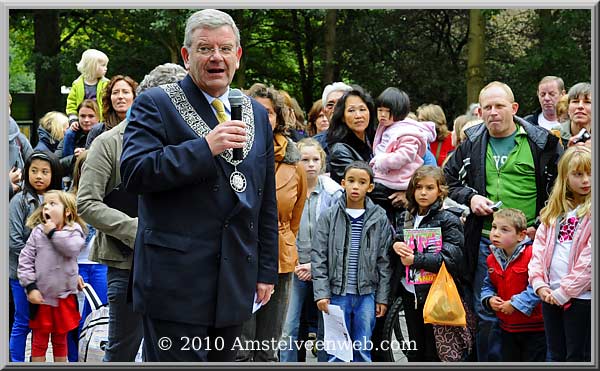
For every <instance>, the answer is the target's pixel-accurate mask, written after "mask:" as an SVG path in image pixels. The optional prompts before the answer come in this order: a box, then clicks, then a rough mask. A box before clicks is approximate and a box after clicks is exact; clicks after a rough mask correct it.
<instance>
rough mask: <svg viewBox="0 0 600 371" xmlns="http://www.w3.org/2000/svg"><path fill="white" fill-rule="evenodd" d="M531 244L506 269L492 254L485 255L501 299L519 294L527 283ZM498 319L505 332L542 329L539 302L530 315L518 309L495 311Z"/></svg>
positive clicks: (489, 271) (491, 278)
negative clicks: (506, 311) (511, 311)
mask: <svg viewBox="0 0 600 371" xmlns="http://www.w3.org/2000/svg"><path fill="white" fill-rule="evenodd" d="M531 251H532V246H531V245H527V246H525V248H524V249H523V251H522V252H521V253H520V254H519V256H518V257H517V258H516V259H515V260H513V261H511V262H510V263H508V266H507V267H506V270H502V266H501V265H500V263H499V262H498V260H497V258H496V256H495V255H494V254H490V255H488V257H487V265H488V274H489V277H490V281H491V282H492V284H493V285H494V287H495V288H496V293H497V295H498V296H499V297H500V298H502V300H510V299H511V298H512V296H513V295H517V294H520V293H521V292H523V291H525V290H526V289H527V286H528V285H529V274H528V271H527V265H528V264H529V260H530V259H531ZM496 315H497V316H498V319H499V320H500V328H502V329H503V330H504V331H507V332H529V331H544V319H543V317H542V304H541V302H540V303H538V305H536V307H535V309H534V310H533V312H531V316H526V315H525V314H523V313H521V312H520V311H518V310H515V311H514V312H513V313H512V314H504V313H502V312H496Z"/></svg>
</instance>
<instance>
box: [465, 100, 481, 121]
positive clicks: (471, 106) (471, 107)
mask: <svg viewBox="0 0 600 371" xmlns="http://www.w3.org/2000/svg"><path fill="white" fill-rule="evenodd" d="M479 107H480V105H479V103H471V104H469V107H468V108H467V112H465V115H466V116H468V118H469V120H470V119H473V118H477V114H475V113H473V112H474V110H475V109H476V108H479Z"/></svg>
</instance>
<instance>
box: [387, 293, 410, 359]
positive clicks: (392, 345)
mask: <svg viewBox="0 0 600 371" xmlns="http://www.w3.org/2000/svg"><path fill="white" fill-rule="evenodd" d="M383 338H384V340H386V341H387V342H388V344H387V345H388V346H387V349H386V350H385V351H384V357H385V359H386V362H408V359H407V356H408V353H409V352H410V351H411V346H412V344H411V343H410V342H409V337H408V330H407V328H406V318H405V317H404V307H403V305H402V298H400V297H399V298H396V300H394V303H393V304H392V306H391V307H390V309H389V310H388V312H387V315H386V318H385V322H384V325H383Z"/></svg>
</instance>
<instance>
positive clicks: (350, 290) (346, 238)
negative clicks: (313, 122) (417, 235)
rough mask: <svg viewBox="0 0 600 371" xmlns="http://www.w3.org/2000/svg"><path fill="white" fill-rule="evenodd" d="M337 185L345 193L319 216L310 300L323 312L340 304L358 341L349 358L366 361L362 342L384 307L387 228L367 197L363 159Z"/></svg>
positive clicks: (368, 174) (369, 173) (369, 179)
mask: <svg viewBox="0 0 600 371" xmlns="http://www.w3.org/2000/svg"><path fill="white" fill-rule="evenodd" d="M341 183H342V187H343V188H344V190H345V193H344V195H342V197H340V198H339V200H338V201H337V202H336V203H335V204H334V205H333V206H331V208H330V209H329V210H328V211H327V212H326V213H325V214H324V215H323V216H322V217H321V220H320V222H319V227H318V229H317V234H316V236H315V237H314V239H313V244H312V245H313V248H312V252H311V268H312V278H313V289H314V298H315V301H316V302H317V307H318V308H319V310H320V311H322V312H325V313H328V307H329V304H332V305H338V306H340V307H341V309H342V310H343V311H344V318H345V321H346V326H347V327H348V331H349V332H350V338H351V340H352V342H353V344H360V346H358V348H359V349H357V347H354V348H353V361H354V362H371V353H370V349H369V347H368V343H367V341H368V340H369V339H370V338H371V334H372V332H373V328H374V327H375V318H376V317H383V316H384V315H385V312H386V311H387V305H388V297H389V291H390V278H391V273H392V271H391V267H390V261H389V256H388V250H389V248H390V246H391V244H392V227H391V225H390V224H389V222H388V219H387V217H386V214H385V211H384V210H383V208H381V207H380V206H378V205H375V204H374V203H373V201H371V200H370V199H369V198H368V197H367V193H368V192H370V191H372V190H373V186H374V185H373V170H372V169H371V168H370V167H369V165H368V164H367V163H366V162H363V161H355V162H352V163H351V164H350V165H348V166H347V167H346V169H345V171H344V178H343V179H342V181H341ZM325 350H327V349H325ZM336 360H337V359H336V358H335V357H334V356H331V358H330V360H329V361H330V362H331V361H336Z"/></svg>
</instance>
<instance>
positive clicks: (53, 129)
mask: <svg viewBox="0 0 600 371" xmlns="http://www.w3.org/2000/svg"><path fill="white" fill-rule="evenodd" d="M68 127H69V118H68V117H67V116H66V115H65V114H64V113H62V112H58V111H50V112H48V113H46V114H45V115H44V116H43V117H42V118H41V119H40V125H39V127H38V138H39V141H38V144H37V145H36V146H35V148H34V150H39V151H50V152H54V151H56V149H57V148H58V144H59V143H60V141H61V140H62V139H63V137H64V136H65V131H66V130H67V128H68Z"/></svg>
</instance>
